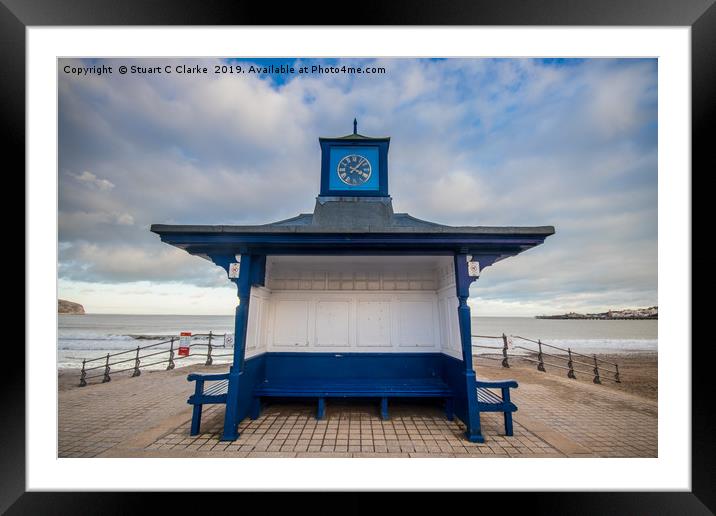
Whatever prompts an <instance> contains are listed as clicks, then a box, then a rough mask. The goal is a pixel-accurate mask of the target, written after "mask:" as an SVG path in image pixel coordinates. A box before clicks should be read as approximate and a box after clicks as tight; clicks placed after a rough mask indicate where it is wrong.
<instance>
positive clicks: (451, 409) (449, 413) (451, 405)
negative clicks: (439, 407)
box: [445, 398, 455, 421]
mask: <svg viewBox="0 0 716 516" xmlns="http://www.w3.org/2000/svg"><path fill="white" fill-rule="evenodd" d="M445 418H446V419H447V420H448V421H452V420H453V419H455V402H454V401H453V399H452V398H445Z"/></svg>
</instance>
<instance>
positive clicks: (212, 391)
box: [187, 373, 229, 435]
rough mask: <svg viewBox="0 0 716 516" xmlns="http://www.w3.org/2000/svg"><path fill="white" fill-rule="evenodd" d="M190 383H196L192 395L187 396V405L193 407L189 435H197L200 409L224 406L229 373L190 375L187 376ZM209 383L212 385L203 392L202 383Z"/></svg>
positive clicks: (199, 424)
mask: <svg viewBox="0 0 716 516" xmlns="http://www.w3.org/2000/svg"><path fill="white" fill-rule="evenodd" d="M187 380H188V381H190V382H196V385H195V387H194V394H192V395H191V396H189V399H188V400H187V403H189V404H190V405H194V410H193V411H192V415H191V432H190V435H198V434H199V428H200V426H201V409H202V406H203V405H207V404H212V403H214V404H223V405H225V404H226V393H227V392H228V390H229V373H223V374H190V375H189V376H187ZM205 382H211V383H212V385H210V386H209V387H207V389H206V390H204V383H205Z"/></svg>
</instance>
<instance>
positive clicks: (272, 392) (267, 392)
mask: <svg viewBox="0 0 716 516" xmlns="http://www.w3.org/2000/svg"><path fill="white" fill-rule="evenodd" d="M253 395H254V397H255V400H256V402H255V403H256V405H255V407H254V410H253V411H252V414H251V417H252V418H254V419H255V418H256V417H258V415H259V411H260V402H261V401H260V400H261V398H266V397H275V398H287V397H295V398H318V409H317V412H316V419H319V420H320V419H323V418H324V417H325V414H326V398H380V416H381V418H382V419H384V420H387V419H389V416H388V398H408V397H409V398H443V399H444V400H445V414H446V416H447V418H448V419H449V420H451V421H452V419H453V403H452V396H453V392H452V390H451V389H450V387H449V386H448V385H447V384H446V383H445V382H443V381H442V380H440V379H439V378H415V379H396V380H375V379H365V380H362V379H346V380H339V379H330V380H320V381H319V380H304V381H301V382H299V383H296V382H286V381H280V380H279V381H269V380H265V381H264V382H262V383H261V384H260V385H259V386H258V387H256V388H255V389H254V391H253Z"/></svg>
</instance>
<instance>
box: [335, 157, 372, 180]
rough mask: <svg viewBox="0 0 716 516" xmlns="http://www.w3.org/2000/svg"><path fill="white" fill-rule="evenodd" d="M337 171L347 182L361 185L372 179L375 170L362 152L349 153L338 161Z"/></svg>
mask: <svg viewBox="0 0 716 516" xmlns="http://www.w3.org/2000/svg"><path fill="white" fill-rule="evenodd" d="M336 172H337V173H338V177H339V178H340V179H341V181H343V182H344V183H345V184H347V185H349V186H359V185H362V184H364V183H366V182H367V181H368V180H369V179H370V176H371V174H372V173H373V170H372V168H371V166H370V161H369V160H368V158H366V157H365V156H361V155H360V154H349V155H348V156H345V157H344V158H343V159H341V160H340V161H339V162H338V166H337V167H336Z"/></svg>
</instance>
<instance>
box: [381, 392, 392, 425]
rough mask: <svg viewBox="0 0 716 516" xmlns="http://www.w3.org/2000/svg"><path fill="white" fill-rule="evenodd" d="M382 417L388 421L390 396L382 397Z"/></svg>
mask: <svg viewBox="0 0 716 516" xmlns="http://www.w3.org/2000/svg"><path fill="white" fill-rule="evenodd" d="M380 417H381V419H382V420H383V421H388V419H390V417H389V416H388V398H380Z"/></svg>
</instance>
